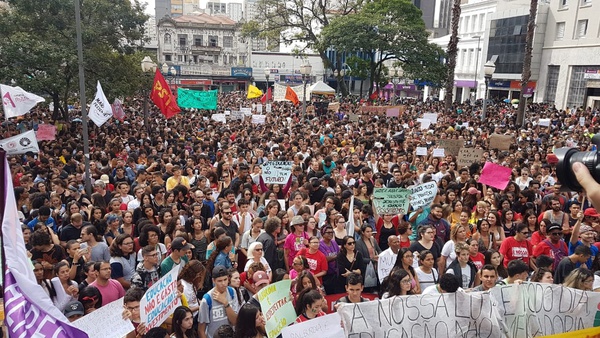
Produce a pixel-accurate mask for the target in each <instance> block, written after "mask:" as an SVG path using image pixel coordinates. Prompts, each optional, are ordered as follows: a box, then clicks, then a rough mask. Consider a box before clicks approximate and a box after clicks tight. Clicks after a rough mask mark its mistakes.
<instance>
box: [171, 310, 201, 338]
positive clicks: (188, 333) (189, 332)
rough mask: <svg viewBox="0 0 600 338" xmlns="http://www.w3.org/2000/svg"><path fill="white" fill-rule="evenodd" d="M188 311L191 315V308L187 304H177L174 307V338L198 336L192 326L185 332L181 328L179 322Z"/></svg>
mask: <svg viewBox="0 0 600 338" xmlns="http://www.w3.org/2000/svg"><path fill="white" fill-rule="evenodd" d="M188 313H189V314H191V315H193V313H192V310H190V309H189V308H188V307H187V306H178V307H177V308H176V309H175V312H173V333H175V337H176V338H186V337H188V338H189V337H198V333H197V332H195V331H194V329H193V328H192V329H189V330H187V331H186V332H183V331H182V329H181V323H182V322H183V320H184V319H185V316H186V315H187V314H188Z"/></svg>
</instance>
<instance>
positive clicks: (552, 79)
mask: <svg viewBox="0 0 600 338" xmlns="http://www.w3.org/2000/svg"><path fill="white" fill-rule="evenodd" d="M559 72H560V66H548V82H547V84H546V97H545V99H544V101H545V102H548V103H554V102H555V100H556V89H557V88H558V73H559Z"/></svg>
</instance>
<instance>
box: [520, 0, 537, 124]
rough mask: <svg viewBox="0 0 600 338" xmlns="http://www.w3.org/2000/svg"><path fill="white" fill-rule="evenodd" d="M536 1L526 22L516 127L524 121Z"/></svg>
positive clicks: (534, 0) (532, 0) (532, 1)
mask: <svg viewBox="0 0 600 338" xmlns="http://www.w3.org/2000/svg"><path fill="white" fill-rule="evenodd" d="M537 7H538V0H531V4H530V7H529V21H528V22H527V37H526V38H525V55H524V56H523V73H522V74H521V94H520V95H519V108H518V110H517V123H516V124H517V126H520V125H522V124H523V121H524V120H525V105H526V103H527V98H525V97H523V95H524V94H525V90H526V89H527V83H528V82H529V79H530V78H531V57H532V53H533V36H534V33H535V18H536V14H537Z"/></svg>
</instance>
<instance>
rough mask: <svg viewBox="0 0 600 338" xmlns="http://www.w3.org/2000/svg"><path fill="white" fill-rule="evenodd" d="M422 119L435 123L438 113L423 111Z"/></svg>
mask: <svg viewBox="0 0 600 338" xmlns="http://www.w3.org/2000/svg"><path fill="white" fill-rule="evenodd" d="M423 118H424V119H428V120H429V121H431V123H437V119H438V114H437V113H425V114H423Z"/></svg>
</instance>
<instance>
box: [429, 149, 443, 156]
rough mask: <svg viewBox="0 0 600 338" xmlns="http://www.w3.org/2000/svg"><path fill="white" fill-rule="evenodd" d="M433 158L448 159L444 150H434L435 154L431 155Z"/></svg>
mask: <svg viewBox="0 0 600 338" xmlns="http://www.w3.org/2000/svg"><path fill="white" fill-rule="evenodd" d="M431 156H433V157H446V150H445V149H444V148H434V149H433V153H432V154H431Z"/></svg>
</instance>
